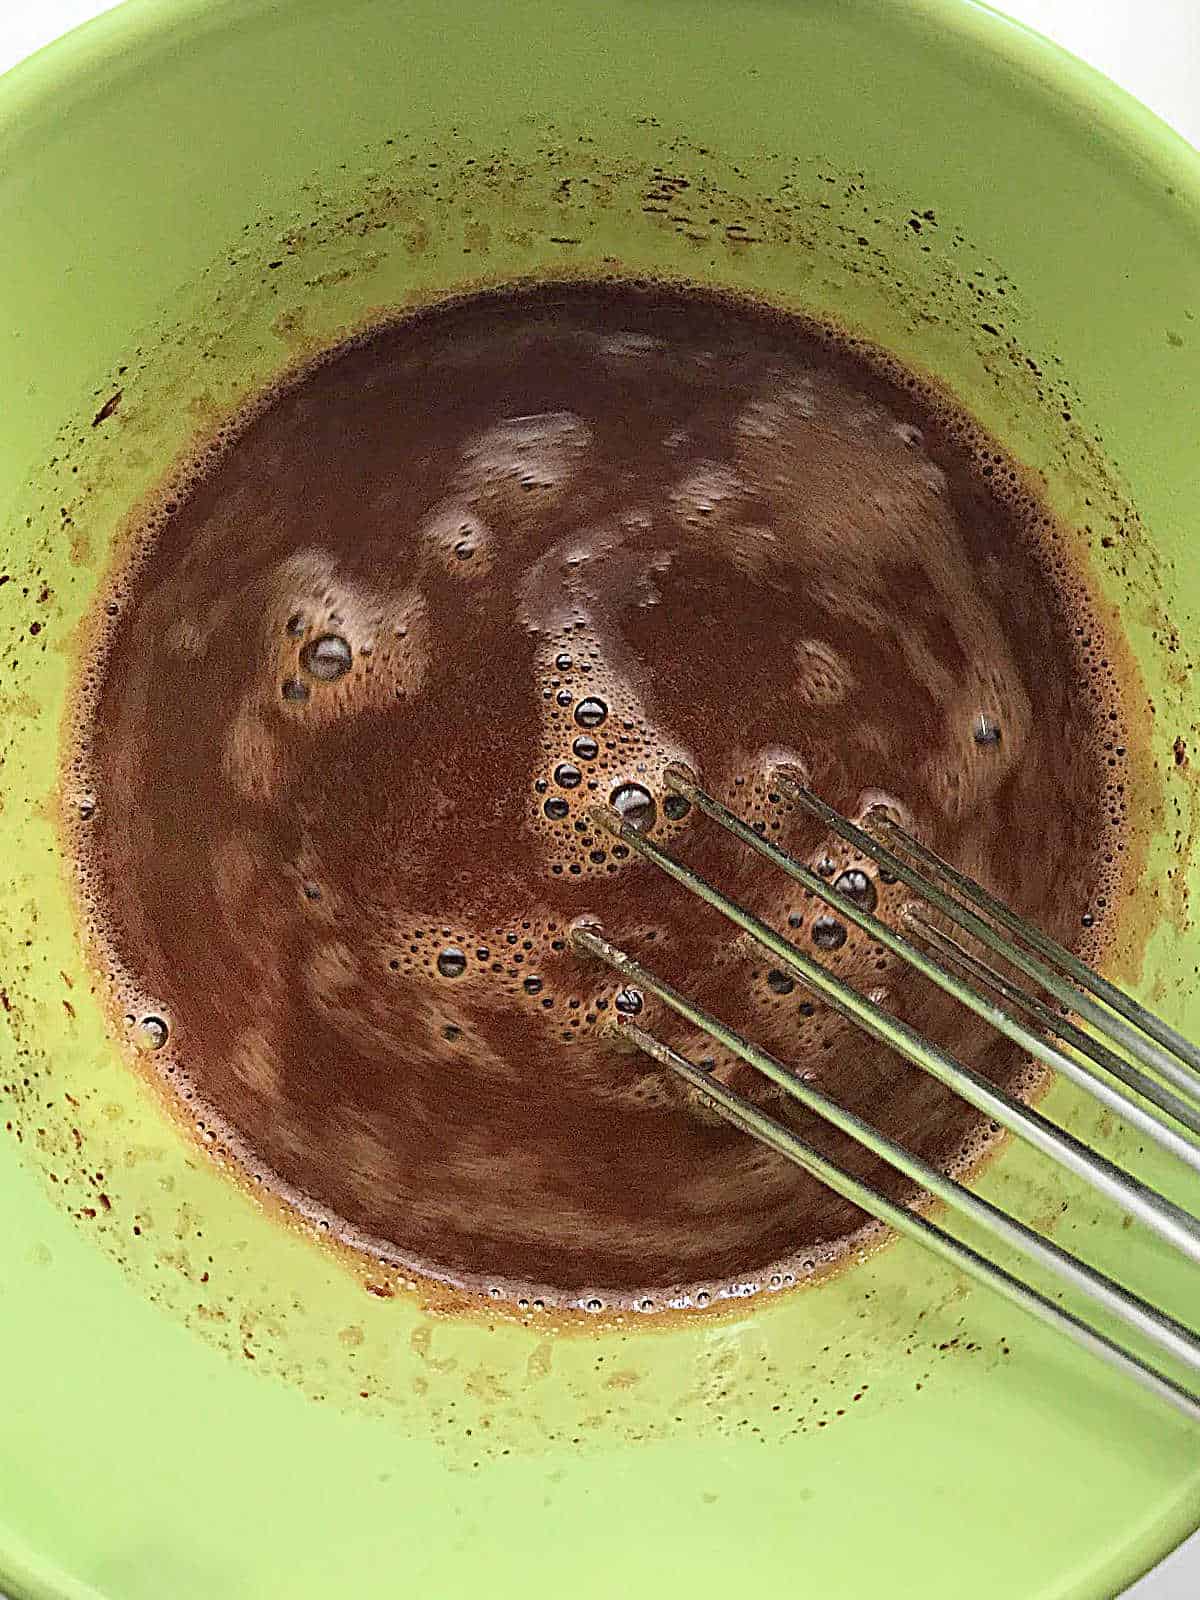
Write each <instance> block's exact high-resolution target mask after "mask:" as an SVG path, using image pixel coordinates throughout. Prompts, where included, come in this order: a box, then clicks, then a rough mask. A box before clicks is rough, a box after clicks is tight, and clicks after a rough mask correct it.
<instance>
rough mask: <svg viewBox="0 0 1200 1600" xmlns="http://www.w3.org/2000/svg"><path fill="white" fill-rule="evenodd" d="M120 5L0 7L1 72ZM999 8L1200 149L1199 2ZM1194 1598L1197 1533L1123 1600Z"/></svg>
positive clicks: (1072, 1) (1005, 3) (8, 1)
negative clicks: (1069, 53)
mask: <svg viewBox="0 0 1200 1600" xmlns="http://www.w3.org/2000/svg"><path fill="white" fill-rule="evenodd" d="M117 3H118V0H0V72H2V71H4V69H5V68H7V67H10V66H11V65H12V64H13V63H14V62H15V61H19V60H20V59H21V58H22V56H26V55H29V54H30V53H31V52H32V51H34V50H36V49H38V48H40V47H41V46H42V45H44V44H47V43H48V42H49V41H50V40H51V39H54V38H56V37H57V36H58V35H59V34H61V33H66V32H67V30H68V29H69V28H73V27H75V26H76V25H77V24H78V23H80V22H85V21H87V20H88V18H89V17H95V16H99V14H100V13H101V12H102V11H108V10H111V9H112V7H113V6H114V5H115V4H117ZM331 3H332V0H331ZM897 3H898V4H903V3H905V0H897ZM997 9H998V10H1001V11H1006V12H1008V14H1009V15H1010V16H1014V17H1017V18H1018V19H1019V20H1020V21H1022V22H1024V23H1027V24H1028V25H1029V26H1030V27H1031V28H1036V29H1037V30H1038V31H1039V32H1041V33H1045V34H1048V35H1049V36H1050V37H1051V38H1052V39H1055V40H1057V41H1058V43H1059V44H1062V45H1065V46H1066V48H1067V49H1068V50H1072V51H1074V53H1075V54H1076V55H1078V56H1082V57H1083V59H1084V60H1085V61H1090V62H1091V64H1092V65H1093V66H1095V67H1099V68H1100V70H1101V71H1102V72H1105V73H1107V74H1108V76H1109V77H1110V78H1114V79H1115V80H1116V81H1117V82H1118V83H1119V84H1121V85H1122V87H1123V88H1126V89H1128V90H1129V91H1130V92H1131V93H1132V94H1135V95H1136V96H1137V97H1138V99H1139V100H1142V101H1144V102H1145V104H1146V105H1148V106H1149V107H1150V109H1151V110H1152V111H1156V112H1157V113H1158V115H1159V116H1160V117H1162V118H1163V119H1164V121H1166V122H1169V123H1171V125H1172V126H1173V127H1175V128H1176V129H1178V131H1179V132H1180V133H1182V134H1183V135H1184V136H1185V137H1186V138H1188V139H1190V140H1191V142H1192V143H1193V144H1194V145H1196V146H1197V147H1200V0H997ZM1197 1597H1200V1534H1197V1535H1196V1537H1195V1538H1194V1539H1192V1540H1190V1541H1189V1543H1188V1544H1187V1545H1185V1546H1184V1548H1183V1549H1182V1550H1181V1551H1179V1552H1177V1554H1176V1555H1175V1556H1173V1557H1172V1558H1171V1559H1170V1560H1169V1561H1167V1562H1165V1563H1164V1564H1163V1565H1162V1566H1161V1567H1160V1568H1159V1569H1158V1571H1157V1572H1155V1573H1153V1574H1152V1575H1151V1576H1150V1577H1149V1578H1147V1579H1145V1580H1144V1581H1143V1582H1142V1583H1140V1584H1137V1585H1135V1586H1134V1588H1133V1589H1132V1590H1130V1591H1129V1595H1128V1596H1127V1600H1197ZM1013 1600H1027V1597H1025V1596H1021V1595H1014V1597H1013Z"/></svg>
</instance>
